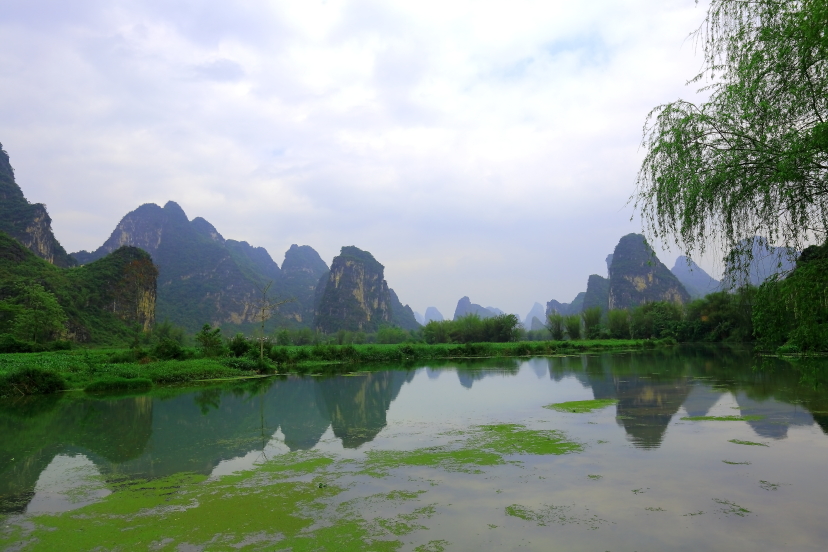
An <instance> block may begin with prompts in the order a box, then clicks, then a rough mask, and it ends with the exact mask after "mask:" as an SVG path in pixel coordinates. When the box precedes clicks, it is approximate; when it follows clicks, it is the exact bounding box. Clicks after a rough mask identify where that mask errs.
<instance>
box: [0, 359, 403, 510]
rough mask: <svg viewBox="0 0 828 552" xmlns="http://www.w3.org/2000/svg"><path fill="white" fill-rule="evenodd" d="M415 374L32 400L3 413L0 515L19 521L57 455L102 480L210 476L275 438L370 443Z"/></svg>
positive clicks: (295, 445) (297, 442)
mask: <svg viewBox="0 0 828 552" xmlns="http://www.w3.org/2000/svg"><path fill="white" fill-rule="evenodd" d="M413 377H414V372H413V371H383V372H374V373H368V374H363V375H358V376H335V377H329V378H299V377H287V378H281V379H268V380H253V381H252V382H249V383H245V384H241V385H237V386H235V387H231V388H211V389H204V390H202V391H199V392H196V393H183V394H180V395H178V396H173V397H166V398H157V397H155V398H154V397H152V396H142V397H130V398H120V399H108V400H101V399H93V398H90V397H85V396H83V397H81V398H74V399H73V398H68V397H66V398H63V399H62V400H60V399H57V398H55V397H29V398H27V399H26V400H25V401H16V402H14V403H6V404H5V405H4V408H2V409H0V466H2V468H0V512H6V513H8V512H20V511H23V510H24V509H25V507H26V504H27V503H28V502H29V500H30V499H31V497H32V496H33V493H34V488H35V485H36V484H37V481H38V478H39V476H40V474H41V473H42V472H43V470H44V469H45V468H46V467H47V466H48V465H49V464H50V462H52V460H53V459H54V458H55V456H56V455H58V454H65V453H67V452H68V453H76V452H82V453H83V454H85V455H86V456H87V457H88V458H89V459H90V460H92V462H93V463H94V464H95V466H96V467H97V468H98V470H99V471H100V473H101V474H102V475H103V477H104V478H105V479H107V480H118V479H123V478H154V477H163V476H166V475H171V474H174V473H179V472H195V473H205V474H208V473H210V472H211V471H212V470H213V468H215V467H216V465H218V463H219V462H221V461H222V460H226V459H231V458H235V457H239V456H243V455H245V454H247V453H248V452H250V451H251V450H255V449H261V448H264V446H265V445H266V443H267V442H268V441H269V440H270V439H271V438H272V436H273V434H274V433H275V432H276V431H277V429H280V430H281V431H282V433H283V434H284V436H285V445H286V446H287V447H288V448H289V449H290V450H292V451H293V450H303V449H310V448H313V447H314V446H315V445H316V444H317V443H318V442H319V440H320V438H321V437H322V435H323V434H324V433H325V432H326V431H327V429H328V428H329V427H331V428H332V430H333V433H334V435H335V436H336V437H337V438H339V439H340V440H341V442H342V445H343V446H344V447H346V448H356V447H359V446H360V445H362V444H364V443H366V442H369V441H371V440H372V439H374V437H376V435H377V434H378V433H379V432H380V431H381V430H382V429H383V428H384V427H385V425H386V412H387V411H388V408H389V407H390V405H391V402H392V401H394V400H395V399H396V398H397V395H398V394H399V392H400V389H401V388H402V386H403V385H404V384H405V383H406V382H408V381H411V379H412V378H413Z"/></svg>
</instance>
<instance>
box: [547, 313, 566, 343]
mask: <svg viewBox="0 0 828 552" xmlns="http://www.w3.org/2000/svg"><path fill="white" fill-rule="evenodd" d="M547 320H548V322H549V325H548V326H547V328H548V329H549V335H550V337H552V339H553V340H555V341H563V338H564V331H565V329H566V328H565V327H564V317H563V315H561V314H560V313H557V312H553V313H552V314H550V315H549V317H548V318H547Z"/></svg>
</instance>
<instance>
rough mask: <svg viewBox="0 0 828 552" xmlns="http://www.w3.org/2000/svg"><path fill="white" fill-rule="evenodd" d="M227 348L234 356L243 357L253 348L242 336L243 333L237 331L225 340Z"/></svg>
mask: <svg viewBox="0 0 828 552" xmlns="http://www.w3.org/2000/svg"><path fill="white" fill-rule="evenodd" d="M227 348H228V349H230V352H231V353H232V354H233V356H234V357H243V356H244V355H245V354H247V352H248V351H250V350H251V349H252V348H253V344H252V343H250V341H249V340H248V339H247V338H246V337H244V334H242V333H237V334H236V335H234V336H233V337H232V338H230V339H229V340H228V341H227Z"/></svg>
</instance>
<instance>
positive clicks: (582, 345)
mask: <svg viewBox="0 0 828 552" xmlns="http://www.w3.org/2000/svg"><path fill="white" fill-rule="evenodd" d="M673 343H674V342H673V341H671V340H666V341H651V340H595V341H547V342H525V341H524V342H516V343H468V344H465V345H450V344H439V345H427V344H421V343H413V344H400V345H312V346H311V345H304V346H284V347H279V346H276V347H273V348H272V349H270V351H268V353H267V357H266V359H265V362H264V364H260V363H259V362H258V359H257V358H252V357H250V356H243V357H233V356H227V357H220V358H204V357H200V352H199V351H198V350H196V349H187V350H185V351H184V354H183V355H182V359H181V360H160V359H156V358H153V357H152V355H151V353H149V352H146V351H142V350H130V349H84V350H77V349H76V350H70V351H53V352H42V353H18V354H4V355H0V396H15V395H22V394H24V393H27V392H28V393H31V392H32V389H36V382H29V383H27V382H28V380H25V379H23V380H21V377H22V375H23V374H25V373H28V372H27V371H28V370H31V369H32V368H34V369H36V370H39V371H43V372H47V373H49V374H55V375H58V376H60V378H62V379H63V380H64V381H65V383H66V388H68V389H87V390H89V391H90V392H93V391H96V390H97V391H100V390H102V389H103V388H105V387H106V386H107V383H106V382H110V383H109V385H111V386H113V387H114V388H117V387H119V386H120V387H122V388H124V389H125V390H126V389H129V388H130V385H129V380H141V385H142V386H145V383H144V382H147V381H149V382H151V383H152V384H153V385H171V384H181V383H186V382H192V381H202V380H211V379H220V378H243V377H250V376H255V375H257V374H262V373H265V374H266V373H276V372H279V373H290V372H293V373H302V374H307V373H336V372H348V371H353V370H355V369H357V366H358V367H359V369H360V370H364V369H371V368H372V366H376V367H382V368H383V369H384V368H387V365H388V363H394V364H397V363H410V362H418V361H428V360H443V359H460V358H511V357H529V356H550V355H561V354H577V353H587V352H598V351H620V350H635V349H647V348H654V347H659V346H668V345H672V344H673ZM249 354H251V353H249ZM115 382H118V383H115ZM114 388H113V390H116V389H114ZM34 392H36V391H34Z"/></svg>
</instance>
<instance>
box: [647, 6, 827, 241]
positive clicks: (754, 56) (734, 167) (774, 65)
mask: <svg viewBox="0 0 828 552" xmlns="http://www.w3.org/2000/svg"><path fill="white" fill-rule="evenodd" d="M825 29H828V1H826V0H755V1H752V2H744V1H741V0H713V1H712V2H711V3H710V6H709V8H708V13H707V17H706V19H705V22H704V24H703V25H702V27H701V28H700V29H699V32H698V34H697V38H698V40H699V42H700V44H701V45H702V46H703V51H704V56H705V67H704V69H703V71H702V72H701V74H699V75H698V76H697V77H696V79H695V81H700V80H702V79H708V82H709V84H708V86H707V90H708V91H709V93H710V95H709V99H708V100H707V101H706V102H704V103H703V104H701V105H694V104H692V103H689V102H686V101H682V100H679V101H676V102H673V103H670V104H666V105H662V106H659V107H657V108H656V109H654V110H653V112H652V113H651V114H650V118H649V119H648V123H647V126H646V128H645V135H644V141H643V145H644V148H645V149H646V152H647V153H646V157H645V159H644V161H643V164H642V167H641V171H640V173H639V177H638V189H637V192H636V196H635V202H636V206H637V207H640V208H641V211H642V215H643V216H644V219H645V221H646V224H647V225H648V227H649V229H650V230H651V231H652V233H653V234H654V235H656V236H668V235H669V236H671V237H672V238H674V239H675V240H677V242H678V243H679V245H680V247H681V248H682V249H683V250H685V251H688V252H694V251H703V250H704V248H705V246H706V245H708V244H710V243H717V242H718V243H723V244H724V245H726V246H728V247H733V248H737V249H738V248H739V246H740V242H742V240H746V239H750V238H752V237H753V236H754V235H756V234H760V235H764V236H765V237H766V238H768V239H770V241H771V242H783V243H784V244H786V245H789V246H794V247H796V248H797V249H801V246H802V244H803V243H805V242H806V241H807V240H808V239H809V238H810V237H811V236H812V235H813V234H814V233H815V234H816V235H818V236H823V237H824V236H825V235H826V231H828V226H827V225H826V222H828V219H826V215H825V213H826V212H827V211H828V33H826V31H825Z"/></svg>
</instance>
